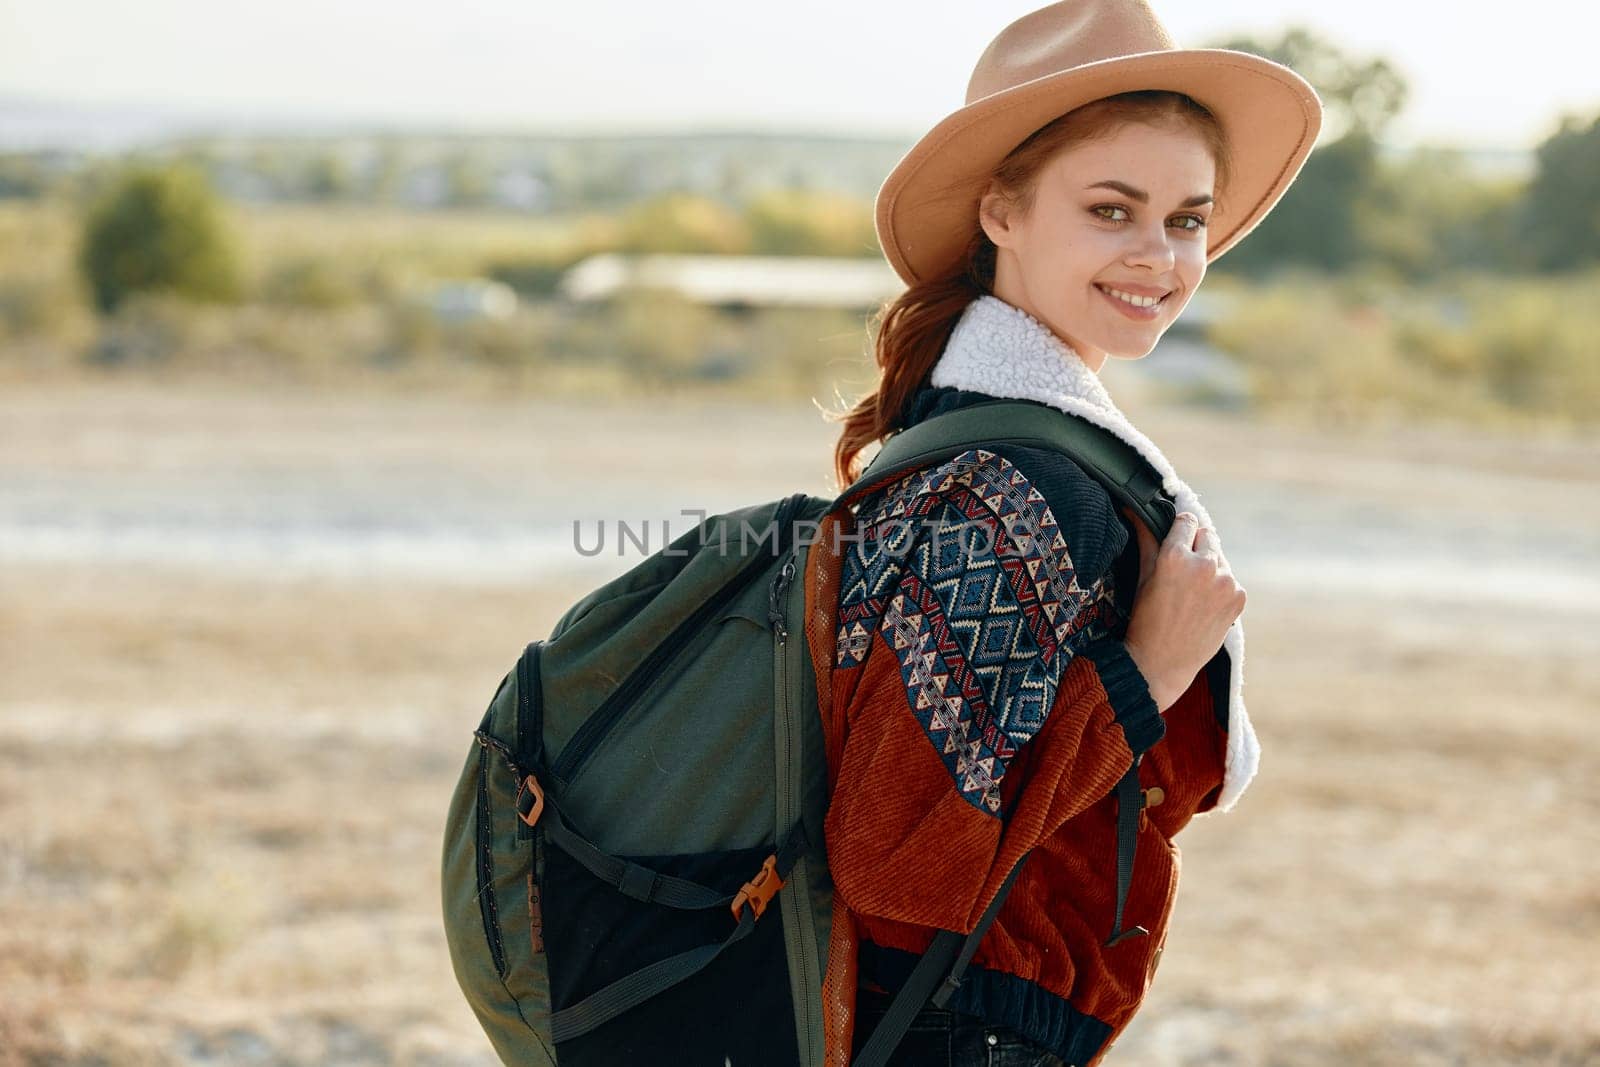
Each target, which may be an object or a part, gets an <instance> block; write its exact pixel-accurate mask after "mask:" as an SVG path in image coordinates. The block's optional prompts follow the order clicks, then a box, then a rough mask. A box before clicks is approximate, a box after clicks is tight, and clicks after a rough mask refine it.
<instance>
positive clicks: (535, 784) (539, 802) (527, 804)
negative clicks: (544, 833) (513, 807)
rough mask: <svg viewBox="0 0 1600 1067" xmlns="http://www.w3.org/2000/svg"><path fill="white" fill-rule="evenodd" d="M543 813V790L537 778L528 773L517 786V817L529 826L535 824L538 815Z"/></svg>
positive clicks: (536, 823)
mask: <svg viewBox="0 0 1600 1067" xmlns="http://www.w3.org/2000/svg"><path fill="white" fill-rule="evenodd" d="M543 814H544V790H543V789H540V788H539V780H538V779H537V778H535V777H534V776H533V775H531V774H530V775H528V776H527V777H525V778H523V779H522V784H521V785H519V786H517V818H519V819H521V820H522V821H523V822H525V823H527V824H528V825H529V826H536V825H538V822H539V816H540V815H543Z"/></svg>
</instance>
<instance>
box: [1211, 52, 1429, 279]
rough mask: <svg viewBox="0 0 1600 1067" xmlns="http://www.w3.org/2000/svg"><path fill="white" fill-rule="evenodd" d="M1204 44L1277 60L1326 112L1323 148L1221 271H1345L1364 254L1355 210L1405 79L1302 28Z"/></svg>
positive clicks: (1383, 63)
mask: <svg viewBox="0 0 1600 1067" xmlns="http://www.w3.org/2000/svg"><path fill="white" fill-rule="evenodd" d="M1208 47H1212V48H1227V49H1232V50H1233V51H1237V52H1250V53H1253V54H1255V55H1259V56H1263V57H1265V58H1267V59H1270V60H1273V61H1274V62H1277V63H1282V64H1283V65H1285V66H1287V67H1289V68H1291V69H1292V70H1294V71H1296V72H1297V73H1299V74H1300V75H1301V76H1302V77H1304V78H1305V79H1306V80H1307V81H1309V82H1310V83H1311V84H1312V86H1313V87H1314V88H1315V89H1316V90H1317V95H1318V96H1320V97H1321V98H1322V101H1323V105H1324V107H1325V109H1326V112H1327V121H1326V123H1325V126H1324V131H1325V132H1324V133H1323V135H1322V138H1321V139H1322V144H1321V146H1320V147H1318V148H1317V149H1316V150H1315V151H1313V152H1312V153H1311V156H1310V158H1309V159H1307V160H1306V163H1305V166H1304V167H1303V168H1302V169H1301V171H1300V176H1299V177H1298V178H1297V179H1296V180H1295V183H1294V184H1293V185H1292V186H1290V187H1289V191H1288V192H1287V193H1285V194H1284V196H1283V199H1282V200H1281V201H1279V203H1278V205H1277V206H1276V207H1275V208H1273V211H1272V213H1271V214H1270V215H1268V216H1267V218H1266V220H1265V221H1264V222H1262V224H1261V225H1260V226H1259V227H1258V228H1257V229H1256V230H1254V231H1253V232H1252V233H1251V235H1250V237H1249V239H1248V240H1246V241H1244V242H1243V243H1241V244H1240V245H1239V246H1238V247H1237V248H1235V249H1234V250H1232V251H1231V252H1229V253H1228V255H1227V256H1226V257H1225V258H1223V259H1222V260H1219V261H1218V262H1219V267H1220V268H1221V269H1223V270H1230V271H1235V272H1238V273H1242V274H1263V273H1265V272H1267V271H1268V270H1271V269H1272V268H1274V267H1276V266H1279V265H1283V264H1297V265H1305V266H1312V267H1319V268H1322V269H1325V270H1342V269H1345V268H1347V267H1349V266H1350V265H1351V264H1352V263H1353V262H1354V261H1355V260H1356V259H1358V258H1359V257H1360V256H1361V255H1362V254H1363V252H1364V251H1365V249H1364V247H1363V245H1362V242H1361V240H1360V237H1361V226H1360V225H1359V223H1358V215H1359V213H1360V209H1359V207H1358V205H1359V204H1360V202H1361V201H1362V200H1363V199H1365V198H1367V197H1368V196H1370V195H1371V194H1372V192H1373V189H1374V186H1375V183H1376V179H1377V174H1378V151H1377V149H1378V137H1379V135H1380V134H1381V133H1382V131H1383V128H1384V127H1385V126H1386V125H1388V123H1389V121H1390V120H1391V119H1393V118H1394V116H1395V115H1396V114H1398V113H1399V111H1400V109H1401V107H1402V106H1404V104H1405V99H1406V95H1407V87H1406V83H1405V79H1404V78H1402V77H1401V75H1400V73H1399V71H1397V70H1396V69H1395V68H1394V67H1393V66H1392V65H1391V64H1390V63H1389V61H1388V60H1386V59H1382V58H1373V59H1358V58H1356V57H1354V56H1350V55H1348V54H1346V53H1345V52H1343V51H1342V50H1340V49H1339V48H1338V47H1337V46H1335V45H1333V44H1332V43H1330V42H1328V41H1325V40H1322V39H1320V38H1318V37H1317V36H1316V35H1315V34H1313V33H1312V32H1311V31H1310V30H1307V29H1304V28H1300V27H1294V28H1291V29H1289V30H1286V31H1285V32H1284V33H1283V35H1282V36H1280V37H1279V38H1278V39H1277V40H1274V41H1258V40H1256V39H1254V38H1249V37H1235V38H1229V39H1227V40H1223V41H1218V42H1214V43H1212V44H1210V45H1209V46H1208ZM1330 138H1331V139H1330Z"/></svg>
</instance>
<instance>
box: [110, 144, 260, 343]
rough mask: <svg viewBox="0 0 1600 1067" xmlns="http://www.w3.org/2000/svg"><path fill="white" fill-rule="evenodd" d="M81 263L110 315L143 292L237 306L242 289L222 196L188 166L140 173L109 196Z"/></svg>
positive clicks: (131, 175)
mask: <svg viewBox="0 0 1600 1067" xmlns="http://www.w3.org/2000/svg"><path fill="white" fill-rule="evenodd" d="M78 263H79V267H80V269H81V270H82V271H83V274H84V277H85V279H86V280H87V281H88V283H89V288H90V290H91V292H92V293H93V295H94V302H95V306H96V307H98V308H99V309H100V311H102V312H106V313H109V312H112V311H114V310H116V308H117V306H118V305H119V304H120V303H121V302H122V301H123V300H124V299H125V298H126V297H128V296H130V295H132V294H133V293H136V292H142V291H152V290H165V291H170V292H172V293H174V294H176V295H179V296H183V297H187V298H190V299H199V300H233V299H236V298H237V297H238V294H239V290H240V272H239V262H238V255H237V252H236V249H235V245H234V241H233V239H232V236H231V235H230V234H229V232H228V231H227V229H226V227H225V225H224V222H223V218H222V212H221V207H220V205H219V203H218V201H217V198H216V196H215V194H214V193H213V192H212V190H211V186H210V185H209V184H208V183H207V182H206V180H205V178H204V176H202V175H201V174H200V173H199V172H198V171H195V170H193V169H192V168H189V167H184V166H165V167H136V168H133V169H131V170H129V171H128V172H127V173H126V174H124V175H123V176H122V177H121V178H120V179H119V180H118V181H117V182H116V183H115V184H113V185H112V186H111V188H109V189H108V190H106V192H105V193H104V194H103V195H102V196H101V198H100V199H99V201H98V202H97V203H96V204H95V205H94V207H92V208H91V209H90V211H89V214H88V217H87V219H86V220H85V223H84V228H83V235H82V242H81V245H80V249H79V255H78Z"/></svg>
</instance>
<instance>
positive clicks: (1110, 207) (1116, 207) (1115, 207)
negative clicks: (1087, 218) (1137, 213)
mask: <svg viewBox="0 0 1600 1067" xmlns="http://www.w3.org/2000/svg"><path fill="white" fill-rule="evenodd" d="M1089 210H1090V211H1092V212H1094V213H1095V215H1096V217H1098V218H1102V219H1105V221H1107V222H1127V221H1128V220H1127V219H1114V218H1111V217H1110V216H1108V215H1101V214H1100V212H1102V211H1120V212H1122V213H1123V214H1124V215H1126V214H1127V213H1128V209H1127V208H1125V207H1123V206H1121V205H1120V204H1098V205H1096V206H1095V207H1092V208H1090V209H1089Z"/></svg>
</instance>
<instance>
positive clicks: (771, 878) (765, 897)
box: [732, 855, 783, 920]
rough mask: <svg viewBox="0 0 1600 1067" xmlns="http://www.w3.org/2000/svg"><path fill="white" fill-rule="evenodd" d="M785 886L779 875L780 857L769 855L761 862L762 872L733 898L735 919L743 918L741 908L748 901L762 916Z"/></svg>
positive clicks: (759, 916) (752, 908)
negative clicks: (740, 912)
mask: <svg viewBox="0 0 1600 1067" xmlns="http://www.w3.org/2000/svg"><path fill="white" fill-rule="evenodd" d="M782 888H783V879H782V878H779V877H778V857H777V856H776V855H772V856H768V857H767V858H766V860H765V861H763V862H762V864H761V870H760V872H759V873H758V874H757V875H756V876H755V877H754V878H752V879H751V880H750V881H748V882H746V883H745V884H744V886H743V887H741V888H740V890H739V893H738V895H737V896H735V897H734V898H733V905H732V906H733V917H734V919H735V920H738V919H740V918H742V916H741V915H740V914H739V909H740V908H742V907H743V906H744V905H745V903H746V902H747V901H748V902H749V904H750V908H751V910H753V911H754V912H755V913H756V918H758V919H759V918H761V913H762V912H764V911H766V910H767V905H768V904H770V903H772V898H773V897H775V896H777V895H778V890H780V889H782Z"/></svg>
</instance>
